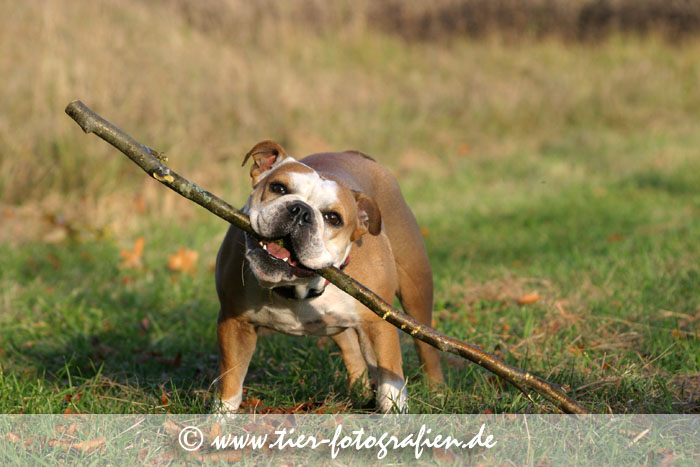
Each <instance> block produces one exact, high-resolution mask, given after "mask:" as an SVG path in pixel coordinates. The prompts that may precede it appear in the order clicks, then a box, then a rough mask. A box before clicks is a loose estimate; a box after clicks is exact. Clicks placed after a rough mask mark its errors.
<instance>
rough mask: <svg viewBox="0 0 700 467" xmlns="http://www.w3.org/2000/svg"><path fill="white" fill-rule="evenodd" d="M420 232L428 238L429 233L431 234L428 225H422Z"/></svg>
mask: <svg viewBox="0 0 700 467" xmlns="http://www.w3.org/2000/svg"><path fill="white" fill-rule="evenodd" d="M420 234H421V236H422V237H423V238H426V237H428V235H430V229H429V228H427V227H421V228H420Z"/></svg>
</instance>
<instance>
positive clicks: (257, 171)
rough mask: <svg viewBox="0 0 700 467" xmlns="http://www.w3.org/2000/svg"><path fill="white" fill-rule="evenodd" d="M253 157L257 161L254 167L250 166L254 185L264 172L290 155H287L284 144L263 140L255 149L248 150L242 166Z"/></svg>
mask: <svg viewBox="0 0 700 467" xmlns="http://www.w3.org/2000/svg"><path fill="white" fill-rule="evenodd" d="M251 157H252V158H253V161H254V162H255V163H254V164H253V167H251V168H250V176H251V177H252V179H253V185H255V184H257V183H258V181H259V179H260V176H261V175H262V174H264V173H265V172H267V171H268V170H270V169H271V168H272V167H273V166H275V165H276V164H278V163H280V162H282V161H283V160H284V159H287V158H289V155H287V152H286V151H285V150H284V148H283V147H282V146H280V145H279V144H277V143H275V142H274V141H270V140H267V141H261V142H259V143H258V144H256V145H255V146H253V149H251V150H250V151H248V154H246V155H245V158H244V159H243V164H241V166H244V165H245V164H246V162H248V159H250V158H251Z"/></svg>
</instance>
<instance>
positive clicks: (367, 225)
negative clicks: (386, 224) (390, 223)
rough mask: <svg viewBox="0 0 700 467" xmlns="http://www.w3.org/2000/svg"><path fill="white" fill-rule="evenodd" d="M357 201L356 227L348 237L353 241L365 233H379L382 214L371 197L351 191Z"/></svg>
mask: <svg viewBox="0 0 700 467" xmlns="http://www.w3.org/2000/svg"><path fill="white" fill-rule="evenodd" d="M353 194H354V195H355V202H356V203H357V227H356V228H355V231H354V232H353V233H352V236H351V237H350V240H351V241H353V242H354V241H355V240H357V239H358V238H360V237H361V236H363V235H364V234H365V233H367V232H369V233H370V234H372V235H379V232H381V231H382V214H381V212H380V211H379V206H377V203H375V202H374V200H373V199H372V198H370V197H369V196H367V195H366V194H364V193H361V192H359V191H353Z"/></svg>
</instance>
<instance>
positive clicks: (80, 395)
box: [65, 392, 83, 402]
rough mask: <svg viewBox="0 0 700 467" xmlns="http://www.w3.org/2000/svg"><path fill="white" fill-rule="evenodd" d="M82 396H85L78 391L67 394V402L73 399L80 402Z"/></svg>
mask: <svg viewBox="0 0 700 467" xmlns="http://www.w3.org/2000/svg"><path fill="white" fill-rule="evenodd" d="M82 398H83V393H82V392H78V393H76V394H66V397H65V399H66V402H71V401H75V402H78V401H79V400H80V399H82Z"/></svg>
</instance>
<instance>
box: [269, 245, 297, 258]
mask: <svg viewBox="0 0 700 467" xmlns="http://www.w3.org/2000/svg"><path fill="white" fill-rule="evenodd" d="M267 252H268V253H270V254H271V255H272V256H274V257H275V258H279V259H281V260H285V259H286V258H291V257H292V254H291V253H290V252H289V250H287V249H286V248H285V247H283V246H280V245H278V244H276V243H268V244H267Z"/></svg>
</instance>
